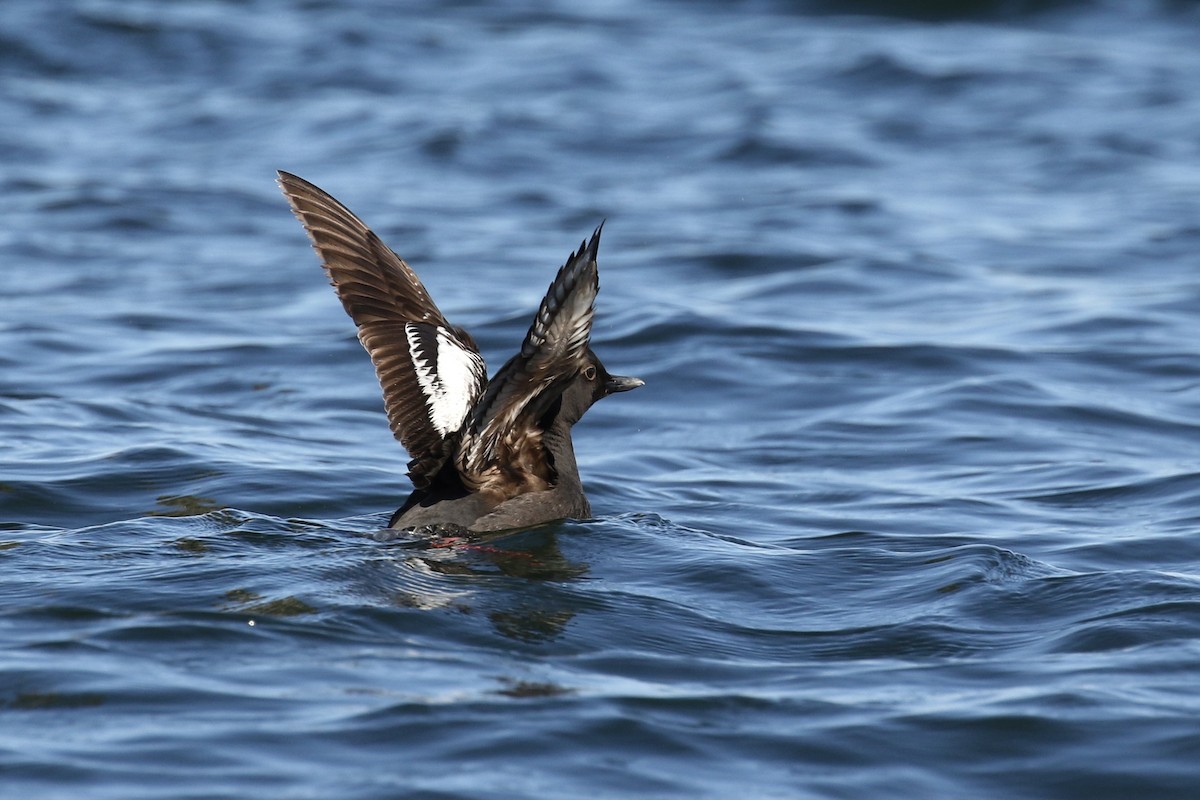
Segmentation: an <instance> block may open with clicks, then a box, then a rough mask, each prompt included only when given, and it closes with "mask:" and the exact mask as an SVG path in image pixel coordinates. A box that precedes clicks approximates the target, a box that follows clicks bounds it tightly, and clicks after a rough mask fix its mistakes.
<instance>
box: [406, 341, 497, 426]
mask: <svg viewBox="0 0 1200 800" xmlns="http://www.w3.org/2000/svg"><path fill="white" fill-rule="evenodd" d="M431 329H432V330H434V331H435V332H436V335H435V336H430V335H429V332H430V330H431ZM404 333H405V334H406V335H407V337H408V352H409V353H410V354H411V356H412V362H413V371H414V372H415V373H416V375H417V384H418V385H419V386H420V387H421V393H422V394H423V395H425V406H426V408H428V409H429V421H430V423H432V424H433V427H434V430H436V431H437V432H438V435H439V436H441V437H442V438H445V437H446V436H449V435H450V434H452V433H455V432H457V431H458V430H459V428H461V427H462V425H463V422H464V421H465V420H466V418H467V414H468V413H470V411H471V405H472V403H474V402H475V398H476V397H477V396H478V394H479V391H480V389H481V388H482V376H483V374H484V371H485V370H486V367H484V365H483V359H482V358H480V356H479V354H478V353H473V352H471V351H470V350H467V349H466V348H464V347H463V346H462V345H460V344H459V343H458V342H457V341H456V340H455V339H454V336H453V335H452V334H451V333H450V331H448V330H446V329H445V328H443V327H441V326H440V325H439V326H438V327H437V328H436V329H435V328H433V326H431V325H428V324H419V323H412V322H410V323H408V324H406V325H405V326H404Z"/></svg>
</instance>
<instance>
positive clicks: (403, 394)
mask: <svg viewBox="0 0 1200 800" xmlns="http://www.w3.org/2000/svg"><path fill="white" fill-rule="evenodd" d="M279 185H280V187H281V188H282V189H283V193H284V195H285V196H286V197H287V199H288V202H289V203H290V204H291V206H292V210H293V211H294V212H295V214H296V216H297V217H298V218H299V219H300V222H301V223H303V225H304V228H305V230H306V231H308V235H309V238H311V239H312V242H313V248H314V249H315V250H316V251H317V255H318V256H319V257H320V259H321V263H322V265H323V266H324V267H325V271H326V272H327V273H328V275H329V279H330V282H331V283H332V284H333V287H334V289H335V290H336V291H337V295H338V297H339V298H340V299H341V301H342V305H343V306H344V307H345V309H346V313H347V314H349V315H350V317H351V319H353V320H354V323H355V324H356V325H357V326H358V338H359V341H361V342H362V344H363V347H364V348H366V350H367V353H368V354H369V355H370V356H371V361H372V363H374V365H375V373H376V375H378V377H379V383H380V385H381V386H382V387H383V400H384V407H385V409H386V410H387V416H388V422H389V424H390V425H391V428H392V433H393V434H394V435H395V436H396V438H397V439H399V440H400V442H401V444H403V445H404V447H405V448H406V449H407V450H408V453H409V455H410V456H411V458H412V460H411V461H409V463H408V476H409V478H410V479H411V480H412V482H413V485H414V486H415V487H416V488H415V490H414V491H413V493H412V494H411V495H409V497H408V500H407V501H406V502H405V503H404V505H403V506H401V507H400V509H399V510H398V511H396V513H395V514H394V515H393V516H392V519H391V522H390V525H391V527H393V528H416V527H427V526H437V527H450V528H461V529H466V530H470V531H479V532H482V531H495V530H506V529H509V528H524V527H529V526H532V525H537V524H540V523H543V522H549V521H551V520H556V519H563V518H566V517H576V518H582V517H587V516H590V515H591V507H590V506H589V504H588V501H587V497H586V496H585V495H584V492H583V485H582V483H581V482H580V480H579V471H578V468H577V467H576V464H575V451H574V448H573V447H572V445H571V427H572V426H573V425H574V424H575V423H576V422H578V421H579V420H580V418H581V417H583V414H584V412H586V411H587V410H588V408H590V407H591V405H592V403H594V402H596V401H597V400H599V399H600V398H601V397H605V396H607V395H609V394H613V393H615V392H624V391H628V390H629V389H635V388H637V387H638V386H641V385H642V381H641V380H639V379H637V378H624V377H620V376H613V375H609V374H608V372H607V371H606V370H605V369H604V365H603V364H601V363H600V359H599V358H597V357H596V354H595V353H593V352H592V349H591V347H590V346H589V340H590V338H591V330H592V317H593V315H594V313H595V300H596V293H597V291H598V290H599V288H600V283H599V277H598V274H597V269H596V251H597V249H598V248H599V246H600V230H601V228H602V227H603V225H601V226H600V227H599V228H596V231H595V233H593V234H592V237H591V239H590V240H588V241H586V242H583V243H581V244H580V247H579V250H577V251H576V252H575V253H572V254H571V257H570V258H568V259H567V262H566V264H564V265H563V266H562V268H561V269H559V271H558V275H557V276H555V278H554V281H553V282H552V283H551V284H550V288H549V289H548V290H547V292H546V296H545V298H543V299H542V303H541V306H540V307H539V308H538V312H537V315H536V316H535V317H534V320H533V324H532V325H530V327H529V332H528V333H527V334H526V335H525V340H524V341H523V342H522V344H521V349H520V351H519V352H518V353H517V354H516V355H515V356H513V357H512V358H510V359H509V360H508V362H507V363H506V364H505V365H504V366H503V367H501V368H500V369H499V371H497V373H496V374H495V375H494V376H493V377H492V379H491V380H490V381H489V380H488V379H487V371H486V367H485V365H484V362H483V357H482V356H481V355H480V354H479V348H478V347H476V345H475V342H474V340H472V339H471V337H470V335H469V334H468V333H467V332H466V331H464V330H463V329H462V328H459V327H456V326H454V325H452V324H450V322H448V321H447V320H446V318H445V317H444V316H443V315H442V312H441V311H439V310H438V307H437V305H436V304H434V302H433V300H432V298H430V296H429V293H428V292H427V291H426V290H425V287H424V286H422V285H421V281H420V279H418V278H417V276H416V274H415V273H414V272H413V271H412V269H411V268H410V267H409V266H408V264H406V263H405V262H404V259H402V258H400V257H399V256H398V255H396V254H395V253H394V252H392V251H391V250H390V249H389V248H388V247H387V246H386V245H385V244H384V243H383V242H382V241H380V239H379V237H378V236H376V235H375V233H374V232H372V231H371V230H370V229H369V228H368V227H367V226H366V225H364V224H363V223H362V221H361V220H359V219H358V217H356V216H354V214H353V213H351V212H350V210H349V209H347V208H346V207H345V206H344V205H342V204H341V203H339V202H338V201H337V200H335V199H333V197H331V196H330V195H328V194H326V193H325V192H323V191H322V190H321V189H319V188H317V187H316V186H314V185H313V184H311V183H309V182H308V181H305V180H303V179H301V178H298V177H296V176H295V175H290V174H288V173H286V172H280V173H279Z"/></svg>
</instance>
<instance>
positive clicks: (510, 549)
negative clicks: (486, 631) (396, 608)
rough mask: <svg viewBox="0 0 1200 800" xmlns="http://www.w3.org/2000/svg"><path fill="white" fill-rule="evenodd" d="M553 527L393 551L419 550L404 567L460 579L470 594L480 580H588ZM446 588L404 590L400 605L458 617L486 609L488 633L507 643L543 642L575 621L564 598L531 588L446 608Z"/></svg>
mask: <svg viewBox="0 0 1200 800" xmlns="http://www.w3.org/2000/svg"><path fill="white" fill-rule="evenodd" d="M560 528H561V526H558V525H549V526H543V527H541V528H535V529H533V530H528V531H519V532H515V533H514V532H503V533H497V534H488V535H485V536H472V537H470V538H467V537H457V536H439V537H436V538H432V539H425V540H419V541H411V540H409V541H402V542H398V545H399V546H401V547H405V548H413V549H419V550H420V553H419V554H416V553H414V554H413V555H411V556H410V557H408V558H407V559H405V563H406V564H407V565H408V566H410V567H413V568H414V570H415V572H416V573H418V574H431V573H432V574H435V575H439V576H455V577H465V578H468V579H470V580H471V582H472V584H473V586H472V588H473V589H478V588H480V587H479V585H477V583H476V581H477V579H479V578H488V577H490V578H495V577H498V576H502V577H505V578H519V579H522V580H523V581H532V582H536V583H542V584H544V583H560V582H566V581H572V580H575V579H577V578H580V577H582V576H584V575H586V574H587V571H588V565H587V564H586V563H583V562H577V561H571V560H570V559H568V558H567V557H566V556H565V555H564V554H563V552H562V549H561V548H560V547H559V543H558V536H557V533H556V532H557V531H558V530H559V529H560ZM446 588H447V587H446V586H445V584H444V582H439V583H438V584H436V585H433V586H420V585H416V586H409V587H406V590H407V591H405V592H404V593H403V596H402V598H401V602H402V603H403V604H405V605H411V606H416V607H422V608H433V607H439V606H445V605H447V604H450V605H453V606H455V607H457V608H459V609H460V610H463V611H472V610H475V607H476V606H477V605H487V606H488V607H489V608H487V610H486V613H487V617H488V620H489V621H490V622H491V624H492V627H493V628H495V630H496V631H497V632H498V633H500V634H501V635H503V636H505V637H507V638H510V639H519V640H521V641H527V642H537V641H548V640H551V639H555V638H557V637H558V636H560V635H561V634H562V633H563V631H564V630H565V629H566V627H567V624H568V623H569V622H570V621H571V619H572V618H573V617H574V616H575V614H576V612H577V609H576V608H572V607H570V605H568V600H569V597H568V595H567V594H565V593H560V592H548V591H538V587H537V586H536V585H533V586H531V585H528V584H522V585H518V586H517V587H515V589H514V591H511V592H489V593H488V595H487V596H486V597H485V598H481V597H479V596H477V595H475V594H474V593H471V595H472V596H471V598H470V599H469V600H468V599H467V597H466V596H465V595H458V594H456V596H455V598H454V600H452V601H450V603H447V597H446Z"/></svg>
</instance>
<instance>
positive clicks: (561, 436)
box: [542, 421, 580, 485]
mask: <svg viewBox="0 0 1200 800" xmlns="http://www.w3.org/2000/svg"><path fill="white" fill-rule="evenodd" d="M542 445H543V446H544V447H545V448H546V450H547V451H549V453H550V454H551V455H552V456H553V457H554V471H555V472H557V473H558V483H559V484H560V485H562V484H564V483H569V484H575V485H579V483H580V481H579V466H578V465H577V464H576V463H575V446H574V445H573V444H572V443H571V426H570V425H567V424H565V423H563V422H561V421H556V422H555V423H554V424H553V425H551V426H550V427H549V428H548V429H547V430H546V432H545V433H543V434H542Z"/></svg>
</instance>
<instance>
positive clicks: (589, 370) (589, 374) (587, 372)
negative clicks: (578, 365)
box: [583, 367, 596, 381]
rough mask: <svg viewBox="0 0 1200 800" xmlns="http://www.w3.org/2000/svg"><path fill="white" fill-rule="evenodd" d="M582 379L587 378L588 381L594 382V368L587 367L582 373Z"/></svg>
mask: <svg viewBox="0 0 1200 800" xmlns="http://www.w3.org/2000/svg"><path fill="white" fill-rule="evenodd" d="M583 377H585V378H587V379H588V380H589V381H594V380H596V368H595V367H588V368H587V369H585V370H584V371H583Z"/></svg>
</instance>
